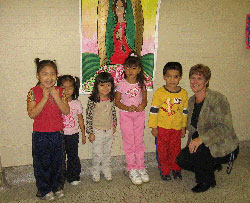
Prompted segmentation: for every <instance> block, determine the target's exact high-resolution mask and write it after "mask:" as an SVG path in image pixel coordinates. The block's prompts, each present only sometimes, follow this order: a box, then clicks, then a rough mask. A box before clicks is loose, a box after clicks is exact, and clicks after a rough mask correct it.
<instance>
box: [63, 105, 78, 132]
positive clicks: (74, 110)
mask: <svg viewBox="0 0 250 203" xmlns="http://www.w3.org/2000/svg"><path fill="white" fill-rule="evenodd" d="M68 103H69V107H70V113H69V114H68V115H62V117H63V124H64V129H63V131H64V134H65V135H73V134H75V133H78V132H79V131H78V128H79V123H78V114H82V104H81V102H80V101H79V100H72V101H70V102H68Z"/></svg>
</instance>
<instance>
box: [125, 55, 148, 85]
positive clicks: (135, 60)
mask: <svg viewBox="0 0 250 203" xmlns="http://www.w3.org/2000/svg"><path fill="white" fill-rule="evenodd" d="M124 67H125V68H126V67H140V68H141V71H140V73H139V74H138V75H137V76H136V79H137V82H138V83H139V87H140V88H141V89H144V88H145V81H146V78H145V76H144V71H143V67H142V63H141V57H140V56H139V55H138V54H137V53H136V52H134V51H132V52H130V54H129V56H128V58H127V59H126V60H125V62H124ZM123 74H124V78H125V79H126V78H127V76H126V74H125V72H123Z"/></svg>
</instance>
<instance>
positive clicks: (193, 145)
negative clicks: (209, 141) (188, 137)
mask: <svg viewBox="0 0 250 203" xmlns="http://www.w3.org/2000/svg"><path fill="white" fill-rule="evenodd" d="M201 144H202V140H201V138H200V137H197V138H195V139H193V140H192V141H191V142H190V143H189V145H188V148H189V152H190V153H191V154H192V153H195V152H196V151H197V149H198V147H199V146H200V145H201Z"/></svg>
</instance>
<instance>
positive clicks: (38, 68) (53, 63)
mask: <svg viewBox="0 0 250 203" xmlns="http://www.w3.org/2000/svg"><path fill="white" fill-rule="evenodd" d="M34 62H35V64H36V73H37V74H38V73H40V72H41V70H42V69H43V68H44V67H45V66H50V67H52V68H53V69H54V70H55V71H56V74H58V70H57V65H56V60H53V61H51V60H40V59H39V58H35V60H34ZM39 84H40V81H38V83H37V84H36V85H39Z"/></svg>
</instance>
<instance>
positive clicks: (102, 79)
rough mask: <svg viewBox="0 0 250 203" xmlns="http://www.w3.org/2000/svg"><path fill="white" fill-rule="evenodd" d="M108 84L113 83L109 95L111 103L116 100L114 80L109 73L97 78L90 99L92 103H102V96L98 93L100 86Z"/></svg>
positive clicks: (102, 73)
mask: <svg viewBox="0 0 250 203" xmlns="http://www.w3.org/2000/svg"><path fill="white" fill-rule="evenodd" d="M107 82H110V83H111V92H110V93H109V99H110V101H113V100H114V98H115V84H114V78H113V77H112V75H111V74H110V73H108V72H101V73H99V74H98V75H97V76H96V78H95V83H94V87H93V90H92V93H91V95H90V97H89V99H90V100H91V101H93V102H100V95H99V92H98V85H99V84H100V83H107Z"/></svg>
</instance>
